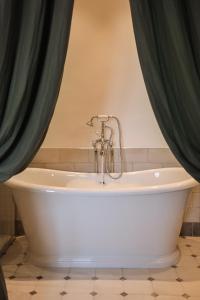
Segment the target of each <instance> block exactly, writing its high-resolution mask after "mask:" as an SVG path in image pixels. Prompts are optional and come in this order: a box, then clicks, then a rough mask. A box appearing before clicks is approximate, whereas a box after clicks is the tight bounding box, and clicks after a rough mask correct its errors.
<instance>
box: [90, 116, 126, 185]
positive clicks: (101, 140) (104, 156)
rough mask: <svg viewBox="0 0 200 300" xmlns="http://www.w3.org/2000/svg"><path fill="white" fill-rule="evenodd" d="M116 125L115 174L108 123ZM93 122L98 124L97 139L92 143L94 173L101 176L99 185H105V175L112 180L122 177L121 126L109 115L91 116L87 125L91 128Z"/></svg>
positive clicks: (111, 131)
mask: <svg viewBox="0 0 200 300" xmlns="http://www.w3.org/2000/svg"><path fill="white" fill-rule="evenodd" d="M112 120H114V121H115V122H116V123H117V128H118V137H119V155H120V172H119V173H118V174H114V173H115V164H114V149H113V133H114V132H113V128H112V127H111V126H109V125H110V123H109V121H112ZM94 121H97V122H100V132H97V139H96V140H94V141H93V142H92V146H93V149H94V157H95V172H96V173H98V174H100V175H101V179H100V183H102V184H105V174H107V175H108V176H109V177H111V178H112V179H119V178H120V177H121V176H122V142H121V126H120V122H119V119H118V118H117V117H115V116H110V115H96V116H93V117H92V118H91V119H90V120H89V121H88V122H87V125H88V126H91V127H93V126H94Z"/></svg>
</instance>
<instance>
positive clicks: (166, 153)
mask: <svg viewBox="0 0 200 300" xmlns="http://www.w3.org/2000/svg"><path fill="white" fill-rule="evenodd" d="M147 160H148V162H156V163H177V160H176V158H175V157H174V155H173V154H172V152H171V151H170V150H169V149H167V148H152V149H148V158H147Z"/></svg>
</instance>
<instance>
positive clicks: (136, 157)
mask: <svg viewBox="0 0 200 300" xmlns="http://www.w3.org/2000/svg"><path fill="white" fill-rule="evenodd" d="M147 153H148V149H145V148H126V149H123V158H124V161H126V162H147Z"/></svg>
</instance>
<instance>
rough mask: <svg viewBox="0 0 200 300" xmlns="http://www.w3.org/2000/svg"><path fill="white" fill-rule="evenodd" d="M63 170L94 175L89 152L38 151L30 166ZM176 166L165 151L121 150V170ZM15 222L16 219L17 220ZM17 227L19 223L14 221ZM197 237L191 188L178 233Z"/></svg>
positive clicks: (199, 191) (197, 211) (199, 227)
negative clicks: (180, 231) (182, 222)
mask: <svg viewBox="0 0 200 300" xmlns="http://www.w3.org/2000/svg"><path fill="white" fill-rule="evenodd" d="M30 166H31V167H42V168H49V169H59V170H66V171H78V172H94V153H93V150H92V149H64V148H61V149H57V148H56V149H50V148H42V149H40V151H39V152H38V154H37V155H36V156H35V158H34V160H33V161H32V163H31V164H30ZM175 166H179V163H178V162H177V160H176V159H175V158H174V156H173V155H172V153H171V152H170V150H169V149H166V148H159V149H158V148H156V149H153V148H151V149H144V148H141V149H138V148H137V149H136V148H135V149H130V148H127V149H123V169H124V170H123V171H125V172H127V171H138V170H147V169H153V168H162V167H175ZM115 167H116V171H117V170H118V169H119V150H118V149H115ZM17 219H19V217H18V218H17ZM17 224H18V226H20V222H17ZM185 232H187V233H188V234H189V233H190V235H200V187H199V186H198V187H197V188H195V189H194V190H193V191H192V193H191V195H190V197H189V199H188V202H187V207H186V211H185V216H184V226H183V231H182V233H183V234H184V233H185Z"/></svg>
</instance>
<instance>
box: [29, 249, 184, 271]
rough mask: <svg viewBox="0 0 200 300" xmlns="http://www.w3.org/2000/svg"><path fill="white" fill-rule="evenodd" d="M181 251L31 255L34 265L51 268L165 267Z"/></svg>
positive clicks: (172, 262)
mask: <svg viewBox="0 0 200 300" xmlns="http://www.w3.org/2000/svg"><path fill="white" fill-rule="evenodd" d="M179 256H180V252H179V250H178V249H176V250H175V251H174V252H173V253H171V254H169V255H164V256H145V257H143V256H130V257H123V256H104V257H94V258H90V257H63V258H57V257H47V256H45V257H44V256H35V255H33V254H31V255H30V261H31V263H33V264H34V265H39V266H43V267H50V268H165V267H169V266H172V265H175V264H176V263H177V261H178V259H179Z"/></svg>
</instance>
